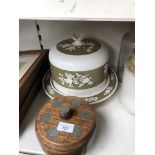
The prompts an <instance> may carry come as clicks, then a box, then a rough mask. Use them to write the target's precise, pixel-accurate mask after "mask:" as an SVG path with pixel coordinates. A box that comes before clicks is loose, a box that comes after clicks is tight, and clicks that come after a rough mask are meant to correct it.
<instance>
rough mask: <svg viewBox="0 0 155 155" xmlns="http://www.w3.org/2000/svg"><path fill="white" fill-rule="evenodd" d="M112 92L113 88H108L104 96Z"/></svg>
mask: <svg viewBox="0 0 155 155" xmlns="http://www.w3.org/2000/svg"><path fill="white" fill-rule="evenodd" d="M112 90H113V87H112V86H110V87H108V88H107V89H106V90H105V93H104V95H108V94H110V92H111V91H112Z"/></svg>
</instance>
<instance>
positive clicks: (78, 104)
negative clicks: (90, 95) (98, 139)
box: [35, 96, 96, 155]
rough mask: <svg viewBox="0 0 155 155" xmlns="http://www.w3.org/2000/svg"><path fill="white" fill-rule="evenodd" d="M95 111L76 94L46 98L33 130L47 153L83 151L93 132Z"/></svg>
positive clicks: (79, 153) (77, 153) (65, 154)
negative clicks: (47, 99)
mask: <svg viewBox="0 0 155 155" xmlns="http://www.w3.org/2000/svg"><path fill="white" fill-rule="evenodd" d="M95 126H96V122H95V112H94V110H93V108H92V107H91V105H89V104H88V103H86V102H85V101H83V100H81V99H79V98H77V97H71V96H67V97H60V98H57V99H54V100H49V101H48V102H47V103H46V104H45V105H44V106H43V108H42V109H41V110H40V112H39V113H38V115H37V118H36V124H35V131H36V135H37V137H38V140H39V142H40V144H41V146H42V148H43V150H44V151H45V152H46V153H47V154H49V155H82V154H84V153H85V151H86V148H87V144H88V142H89V140H90V138H91V137H92V134H93V133H94V130H95Z"/></svg>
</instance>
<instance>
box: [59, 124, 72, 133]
mask: <svg viewBox="0 0 155 155" xmlns="http://www.w3.org/2000/svg"><path fill="white" fill-rule="evenodd" d="M57 130H58V131H65V132H69V133H72V132H73V130H74V124H70V123H64V122H59V124H58V126H57Z"/></svg>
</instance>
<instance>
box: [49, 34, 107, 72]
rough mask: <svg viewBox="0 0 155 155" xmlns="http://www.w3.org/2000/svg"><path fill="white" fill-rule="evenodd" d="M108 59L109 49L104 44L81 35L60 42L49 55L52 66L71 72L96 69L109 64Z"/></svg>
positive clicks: (74, 35)
mask: <svg viewBox="0 0 155 155" xmlns="http://www.w3.org/2000/svg"><path fill="white" fill-rule="evenodd" d="M108 59H109V55H108V49H107V47H106V45H105V44H104V43H103V42H99V41H97V40H95V39H92V38H86V37H83V35H80V34H73V36H72V38H70V39H66V40H63V41H60V42H59V43H58V44H57V45H56V46H55V47H54V46H53V47H52V48H51V50H50V53H49V60H50V63H51V64H52V65H54V66H56V67H58V68H61V69H64V70H69V71H86V70H92V69H96V68H99V67H101V66H103V65H104V64H105V63H107V61H108Z"/></svg>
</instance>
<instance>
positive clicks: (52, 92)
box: [46, 85, 54, 94]
mask: <svg viewBox="0 0 155 155" xmlns="http://www.w3.org/2000/svg"><path fill="white" fill-rule="evenodd" d="M46 89H47V90H48V92H49V93H50V94H54V90H53V89H52V87H51V86H50V85H47V86H46Z"/></svg>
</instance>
